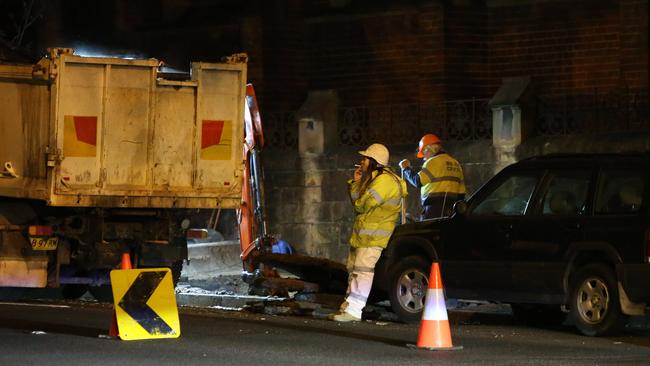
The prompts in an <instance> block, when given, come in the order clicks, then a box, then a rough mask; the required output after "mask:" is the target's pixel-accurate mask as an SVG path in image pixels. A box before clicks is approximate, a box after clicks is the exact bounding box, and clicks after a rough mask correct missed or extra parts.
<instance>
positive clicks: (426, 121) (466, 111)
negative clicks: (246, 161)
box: [264, 99, 492, 148]
mask: <svg viewBox="0 0 650 366" xmlns="http://www.w3.org/2000/svg"><path fill="white" fill-rule="evenodd" d="M487 102H488V99H468V100H456V101H448V102H441V103H431V104H389V105H381V106H360V107H346V108H342V109H341V110H340V111H339V113H340V116H339V123H338V130H337V132H338V134H337V136H338V141H337V142H338V144H339V145H346V146H357V145H359V146H360V145H367V144H369V143H371V142H376V141H384V142H386V143H390V144H412V143H414V141H418V140H419V139H420V137H422V135H423V134H424V133H429V132H430V133H435V134H438V135H439V136H440V137H441V138H442V139H443V140H446V141H449V140H454V141H455V140H479V139H489V138H491V137H492V121H491V119H490V118H491V117H490V116H491V115H490V112H489V107H488V105H487ZM294 117H295V113H293V112H289V113H277V112H276V113H268V114H266V116H265V123H264V127H265V136H266V138H267V140H269V142H270V146H272V147H275V148H292V147H295V146H297V143H298V142H297V136H298V122H297V121H296V120H295V118H294Z"/></svg>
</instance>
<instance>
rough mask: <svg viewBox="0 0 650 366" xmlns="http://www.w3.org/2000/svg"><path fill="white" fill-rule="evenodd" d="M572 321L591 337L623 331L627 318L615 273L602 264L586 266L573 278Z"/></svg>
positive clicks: (571, 288)
mask: <svg viewBox="0 0 650 366" xmlns="http://www.w3.org/2000/svg"><path fill="white" fill-rule="evenodd" d="M570 291H571V303H570V304H569V306H570V307H571V311H570V313H569V314H570V317H571V319H572V320H573V322H574V324H575V326H576V328H578V330H579V331H580V332H581V333H582V334H584V335H587V336H592V337H594V336H601V335H605V334H611V333H614V332H616V331H619V330H620V329H622V328H623V327H624V326H625V323H626V321H627V317H626V316H625V315H624V314H623V313H622V312H621V305H620V302H619V297H618V283H617V280H616V276H615V274H614V271H612V269H611V268H610V267H609V266H607V265H605V264H602V263H594V264H589V265H586V266H584V267H582V268H580V269H578V270H577V271H576V272H575V274H574V275H573V276H572V278H571V287H570Z"/></svg>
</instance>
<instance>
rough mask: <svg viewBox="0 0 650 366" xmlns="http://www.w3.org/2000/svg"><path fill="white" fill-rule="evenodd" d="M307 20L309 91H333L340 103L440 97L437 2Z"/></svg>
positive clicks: (441, 76) (440, 41)
mask: <svg viewBox="0 0 650 366" xmlns="http://www.w3.org/2000/svg"><path fill="white" fill-rule="evenodd" d="M306 22H307V23H308V24H309V29H310V41H311V42H310V43H311V44H310V54H309V69H310V73H309V78H310V83H309V87H310V89H336V90H337V91H338V93H339V95H340V96H341V100H342V101H343V103H344V105H368V104H370V105H373V104H374V105H376V104H385V103H412V102H417V101H420V100H422V99H427V98H431V97H435V96H438V97H439V96H441V94H442V88H441V87H442V84H443V83H442V80H443V52H442V49H443V42H442V32H441V30H442V29H441V28H442V26H441V12H440V11H439V7H438V6H436V5H434V4H428V5H426V6H422V7H406V8H403V9H398V10H391V11H385V12H377V13H375V12H370V13H356V14H350V15H331V16H322V17H318V16H314V17H309V18H307V19H306Z"/></svg>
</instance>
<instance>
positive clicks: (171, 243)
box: [0, 48, 246, 297]
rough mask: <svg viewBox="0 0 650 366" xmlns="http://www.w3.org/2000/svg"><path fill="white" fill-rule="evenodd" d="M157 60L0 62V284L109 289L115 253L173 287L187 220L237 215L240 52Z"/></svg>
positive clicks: (70, 290)
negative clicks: (163, 274)
mask: <svg viewBox="0 0 650 366" xmlns="http://www.w3.org/2000/svg"><path fill="white" fill-rule="evenodd" d="M161 65H162V63H161V62H160V61H158V60H156V59H125V58H111V57H82V56H80V55H76V54H75V53H74V50H73V49H69V48H53V49H49V50H48V55H47V56H46V57H44V58H43V59H41V60H40V61H39V62H38V63H36V64H29V65H24V64H0V286H2V287H35V288H39V287H62V289H63V290H64V291H63V293H64V294H67V296H68V297H75V296H76V295H80V294H82V293H84V292H85V291H86V290H87V289H89V290H90V292H91V293H93V294H94V295H96V296H102V295H101V294H102V293H106V288H108V293H109V294H110V287H109V286H108V284H109V283H110V280H109V276H108V273H109V272H110V270H112V269H114V268H119V265H120V260H121V256H122V253H129V254H130V255H131V258H132V262H133V263H134V266H135V267H140V268H146V267H169V268H171V269H172V273H173V276H174V279H175V280H178V278H179V276H180V271H181V268H182V261H183V260H184V259H186V258H187V241H186V232H187V229H188V228H190V226H191V225H192V222H191V220H192V217H193V214H194V213H196V211H197V210H198V209H219V208H222V209H228V208H230V209H238V208H239V207H240V200H241V192H242V175H243V170H244V164H243V160H242V155H241V152H242V150H243V136H244V109H245V108H244V107H245V106H244V103H245V97H246V57H245V55H233V56H232V57H229V58H227V59H226V60H225V61H224V62H222V63H205V62H196V63H192V64H191V69H190V72H189V73H188V76H187V77H181V78H179V77H176V76H177V75H175V76H174V77H170V76H169V75H168V74H166V73H165V72H164V70H162V67H161Z"/></svg>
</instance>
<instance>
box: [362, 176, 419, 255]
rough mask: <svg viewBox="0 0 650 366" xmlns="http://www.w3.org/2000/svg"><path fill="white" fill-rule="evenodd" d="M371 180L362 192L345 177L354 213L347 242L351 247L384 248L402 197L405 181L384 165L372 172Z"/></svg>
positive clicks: (404, 195)
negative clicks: (381, 169)
mask: <svg viewBox="0 0 650 366" xmlns="http://www.w3.org/2000/svg"><path fill="white" fill-rule="evenodd" d="M372 177H373V179H372V181H371V182H370V185H369V186H368V188H367V189H366V191H365V192H363V194H359V193H360V192H359V188H360V187H359V185H360V184H359V182H355V181H352V180H351V181H349V189H350V198H351V199H352V204H353V205H354V211H355V213H356V217H355V219H354V226H353V227H352V236H351V237H350V245H352V246H353V247H355V248H362V247H382V248H386V245H388V239H390V236H391V234H392V233H393V229H395V225H396V224H397V222H398V220H399V215H400V212H401V209H402V197H406V195H407V190H406V182H404V180H402V179H401V178H400V177H398V176H397V175H395V174H394V173H393V172H391V171H389V170H388V169H384V172H383V173H381V174H379V173H378V172H376V171H375V172H373V173H372Z"/></svg>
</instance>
